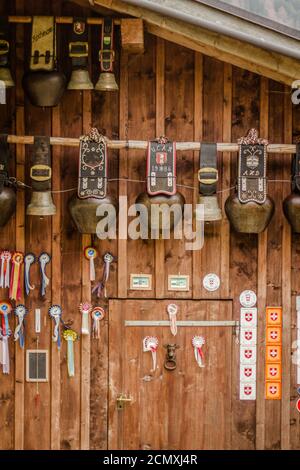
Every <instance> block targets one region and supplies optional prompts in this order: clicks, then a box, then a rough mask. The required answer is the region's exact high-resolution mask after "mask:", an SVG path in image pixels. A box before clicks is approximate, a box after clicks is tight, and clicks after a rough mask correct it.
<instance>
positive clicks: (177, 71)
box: [165, 42, 194, 298]
mask: <svg viewBox="0 0 300 470" xmlns="http://www.w3.org/2000/svg"><path fill="white" fill-rule="evenodd" d="M165 47H166V50H165V132H166V136H167V137H168V138H169V139H170V140H175V141H176V140H181V139H193V136H194V113H193V106H194V96H193V94H194V53H193V52H192V51H189V50H188V49H185V48H184V47H179V48H178V47H177V46H175V45H174V44H172V43H171V42H166V46H165ZM174 76H176V77H177V80H176V81H175V80H174V79H173V77H174ZM193 167H194V155H193V152H180V153H178V155H177V191H178V192H180V193H181V194H182V195H183V196H184V198H185V202H186V204H191V203H192V202H193V197H194V194H193V190H191V189H188V188H184V187H182V186H193V184H194V175H193ZM185 243H186V240H185V239H182V240H174V239H173V237H172V236H171V239H170V240H165V296H166V297H169V298H173V297H176V298H190V297H191V296H192V293H191V292H171V291H170V292H168V290H167V289H168V275H179V274H183V275H189V276H190V283H192V251H187V250H186V249H185Z"/></svg>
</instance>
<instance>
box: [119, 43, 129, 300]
mask: <svg viewBox="0 0 300 470" xmlns="http://www.w3.org/2000/svg"><path fill="white" fill-rule="evenodd" d="M120 69H121V73H120V92H119V93H120V103H119V107H120V114H119V138H120V139H125V140H126V139H128V53H127V52H125V51H123V50H122V51H121V65H120ZM119 159H120V161H119V178H120V181H119V197H125V198H127V181H125V180H124V178H125V179H126V178H127V174H128V173H127V172H128V161H127V159H128V151H127V150H126V149H124V150H120V152H119ZM120 213H121V211H120ZM122 232H123V233H122ZM125 234H126V238H127V222H126V223H125V224H124V227H120V218H119V233H118V297H119V298H125V297H127V239H124V238H125ZM121 235H122V236H123V237H124V238H122V239H121Z"/></svg>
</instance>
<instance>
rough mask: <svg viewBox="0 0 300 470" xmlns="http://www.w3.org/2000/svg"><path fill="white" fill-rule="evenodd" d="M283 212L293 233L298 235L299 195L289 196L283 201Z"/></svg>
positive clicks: (299, 217) (299, 226)
mask: <svg viewBox="0 0 300 470" xmlns="http://www.w3.org/2000/svg"><path fill="white" fill-rule="evenodd" d="M283 212H284V215H285V216H286V218H287V220H288V221H289V223H290V225H291V227H292V229H293V232H295V233H300V193H299V192H294V193H292V194H289V195H288V197H286V198H285V200H284V201H283Z"/></svg>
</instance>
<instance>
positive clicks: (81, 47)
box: [69, 18, 89, 70]
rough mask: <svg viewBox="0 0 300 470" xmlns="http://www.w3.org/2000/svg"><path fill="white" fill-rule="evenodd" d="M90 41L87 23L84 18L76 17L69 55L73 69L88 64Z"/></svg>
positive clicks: (84, 66)
mask: <svg viewBox="0 0 300 470" xmlns="http://www.w3.org/2000/svg"><path fill="white" fill-rule="evenodd" d="M88 55H89V43H88V28H87V23H86V21H85V20H84V19H82V18H74V19H73V25H72V32H71V40H70V42H69V57H70V58H71V60H72V69H73V70H75V69H78V68H80V69H82V68H86V67H87V65H88Z"/></svg>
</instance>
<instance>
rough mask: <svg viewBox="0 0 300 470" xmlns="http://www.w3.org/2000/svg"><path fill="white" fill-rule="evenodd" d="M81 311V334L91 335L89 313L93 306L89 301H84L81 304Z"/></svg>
mask: <svg viewBox="0 0 300 470" xmlns="http://www.w3.org/2000/svg"><path fill="white" fill-rule="evenodd" d="M79 311H80V313H81V315H82V323H81V334H82V335H89V334H90V330H89V314H90V313H91V311H92V306H91V304H90V303H88V302H83V303H82V304H80V305H79Z"/></svg>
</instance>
